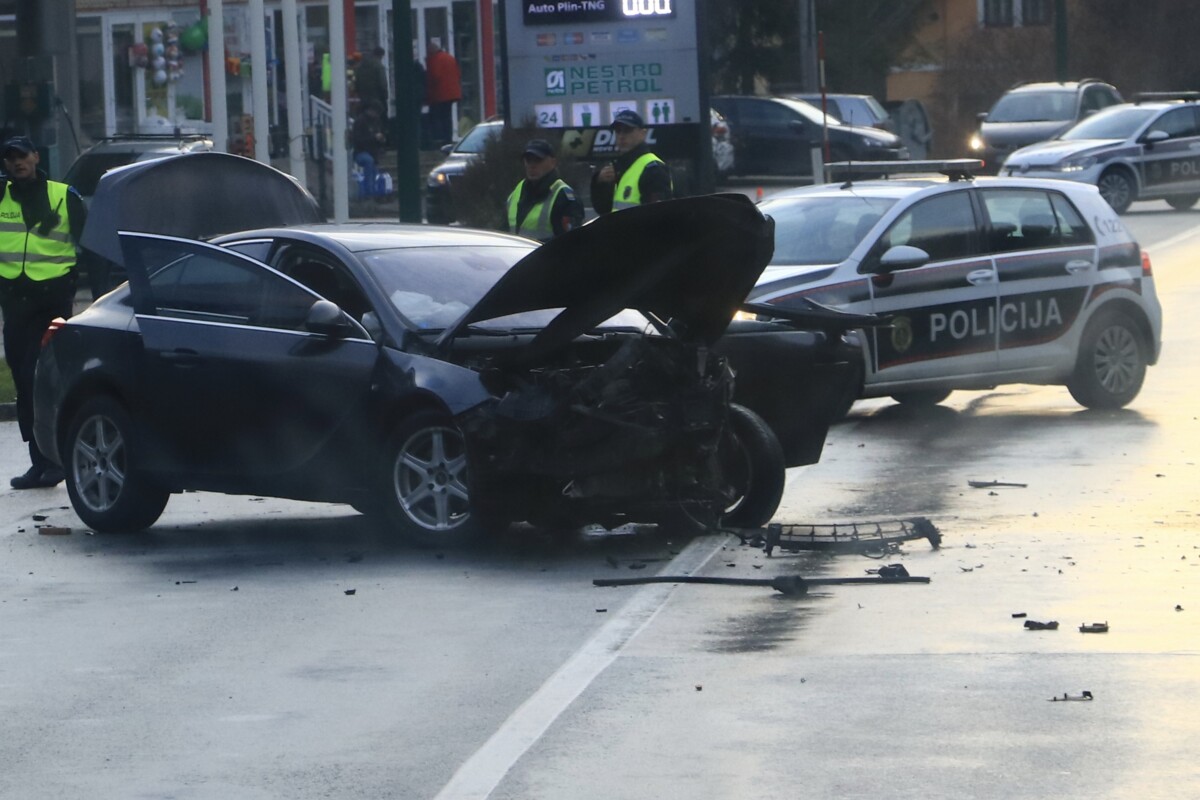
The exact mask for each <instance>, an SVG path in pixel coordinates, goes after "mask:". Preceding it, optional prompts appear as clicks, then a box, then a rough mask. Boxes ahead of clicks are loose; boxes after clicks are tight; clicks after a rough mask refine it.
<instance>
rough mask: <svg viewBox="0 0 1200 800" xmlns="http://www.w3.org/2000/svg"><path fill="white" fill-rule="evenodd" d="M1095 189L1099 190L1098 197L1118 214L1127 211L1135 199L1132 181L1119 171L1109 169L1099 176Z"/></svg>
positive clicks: (1135, 194)
mask: <svg viewBox="0 0 1200 800" xmlns="http://www.w3.org/2000/svg"><path fill="white" fill-rule="evenodd" d="M1096 188H1098V189H1099V190H1100V196H1101V197H1103V198H1104V199H1105V201H1106V202H1107V203H1108V204H1109V205H1110V206H1112V209H1113V211H1116V212H1117V213H1118V214H1124V213H1125V212H1126V211H1128V210H1129V206H1131V205H1132V204H1133V201H1134V200H1136V199H1137V187H1135V186H1134V185H1133V179H1132V178H1130V177H1129V173H1127V172H1125V171H1124V170H1121V169H1110V170H1109V171H1108V172H1105V173H1104V174H1103V175H1101V176H1100V180H1099V182H1097V184H1096Z"/></svg>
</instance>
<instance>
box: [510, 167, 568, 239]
mask: <svg viewBox="0 0 1200 800" xmlns="http://www.w3.org/2000/svg"><path fill="white" fill-rule="evenodd" d="M524 186H525V181H521V182H520V183H518V184H517V188H516V189H513V192H512V194H510V195H509V196H508V229H509V230H510V231H512V232H513V233H515V234H518V235H520V236H526V237H528V238H530V239H537V240H538V241H541V240H543V239H551V238H553V237H554V226H553V225H552V224H551V222H550V212H551V211H552V210H553V209H554V201H555V200H557V199H558V194H559V192H561V191H562V190H563V189H566V188H567V182H566V181H564V180H563V179H562V178H559V179H558V180H556V181H555V182H554V183H552V184H550V193H549V194H548V195H547V196H546V199H545V200H542V201H541V202H540V203H537V204H535V205H534V206H533V207H531V208H530V209H529V210H528V211H526V212H525V219H522V220H518V219H517V205H518V203H520V201H521V189H522V188H523V187H524ZM530 220H532V221H533V224H532V225H530V224H527V223H529V222H530Z"/></svg>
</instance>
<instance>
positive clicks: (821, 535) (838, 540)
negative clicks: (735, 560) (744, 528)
mask: <svg viewBox="0 0 1200 800" xmlns="http://www.w3.org/2000/svg"><path fill="white" fill-rule="evenodd" d="M743 533H744V532H743ZM915 539H927V540H929V544H930V546H931V547H933V548H934V549H935V550H936V549H937V548H939V547H941V545H942V533H941V531H939V530H938V528H937V526H936V525H934V524H933V523H932V522H930V521H929V520H928V519H926V518H925V517H911V518H908V519H896V520H884V521H871V522H866V521H864V522H841V523H816V524H814V523H801V524H788V525H785V524H781V523H773V524H771V525H768V526H767V529H766V535H765V536H764V537H763V550H764V551H765V552H766V554H767V555H768V556H770V555H771V554H772V552H773V551H774V550H775V549H776V548H778V549H780V550H784V551H787V552H789V553H798V552H801V551H808V550H820V551H824V552H834V553H862V554H867V553H872V552H881V551H886V550H887V549H888V548H889V546H890V545H894V544H899V543H900V542H907V541H912V540H915Z"/></svg>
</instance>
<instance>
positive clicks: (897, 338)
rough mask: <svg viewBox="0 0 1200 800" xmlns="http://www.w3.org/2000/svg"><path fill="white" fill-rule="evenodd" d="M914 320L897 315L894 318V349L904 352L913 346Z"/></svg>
mask: <svg viewBox="0 0 1200 800" xmlns="http://www.w3.org/2000/svg"><path fill="white" fill-rule="evenodd" d="M912 343H913V330H912V322H911V321H910V320H909V318H908V317H896V318H895V319H893V320H892V349H893V350H895V351H896V352H897V353H903V352H904V351H906V350H908V348H910V347H912Z"/></svg>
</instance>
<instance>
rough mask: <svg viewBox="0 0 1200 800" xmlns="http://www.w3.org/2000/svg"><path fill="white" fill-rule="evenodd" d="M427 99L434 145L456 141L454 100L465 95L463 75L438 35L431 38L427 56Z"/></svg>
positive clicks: (438, 145)
mask: <svg viewBox="0 0 1200 800" xmlns="http://www.w3.org/2000/svg"><path fill="white" fill-rule="evenodd" d="M425 99H426V102H428V103H429V129H430V131H429V133H430V138H431V139H433V143H434V145H435V146H437V147H441V146H442V145H444V144H447V143H449V142H452V141H454V135H453V126H452V124H451V117H452V111H453V108H454V104H455V103H457V102H458V101H459V100H461V99H462V75H461V74H460V73H459V71H458V62H457V61H455V60H454V56H452V55H450V54H449V53H447V52H446V51H445V50H443V49H442V42H441V40H440V39H438V38H437V37H433V38H431V39H430V40H429V55H428V56H426V57H425Z"/></svg>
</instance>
